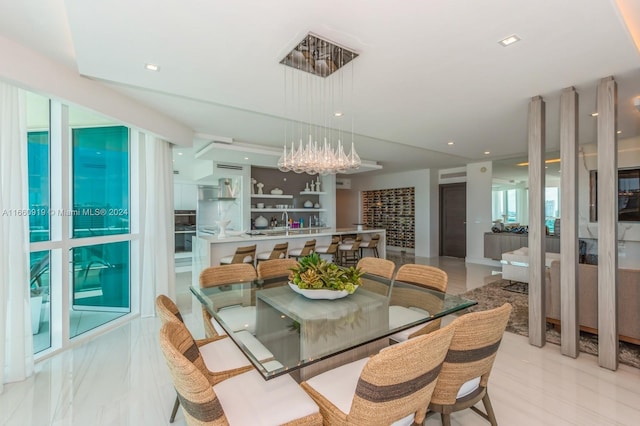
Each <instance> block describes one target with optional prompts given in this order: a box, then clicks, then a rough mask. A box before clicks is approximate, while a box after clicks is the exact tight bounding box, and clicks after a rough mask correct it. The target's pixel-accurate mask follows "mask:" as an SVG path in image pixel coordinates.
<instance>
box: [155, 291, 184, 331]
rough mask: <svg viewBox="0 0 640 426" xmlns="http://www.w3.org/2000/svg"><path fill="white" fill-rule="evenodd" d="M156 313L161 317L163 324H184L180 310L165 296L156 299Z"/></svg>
mask: <svg viewBox="0 0 640 426" xmlns="http://www.w3.org/2000/svg"><path fill="white" fill-rule="evenodd" d="M156 313H157V314H158V316H159V317H160V321H161V322H162V324H165V323H167V322H172V321H180V322H181V323H184V320H183V319H182V315H181V314H180V310H179V309H178V307H177V306H176V304H175V303H174V302H173V300H171V299H170V298H169V297H167V296H166V295H164V294H161V295H159V296H158V297H156Z"/></svg>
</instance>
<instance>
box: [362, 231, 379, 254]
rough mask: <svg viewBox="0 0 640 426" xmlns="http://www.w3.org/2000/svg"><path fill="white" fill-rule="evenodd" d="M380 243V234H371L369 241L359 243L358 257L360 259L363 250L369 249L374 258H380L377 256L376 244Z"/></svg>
mask: <svg viewBox="0 0 640 426" xmlns="http://www.w3.org/2000/svg"><path fill="white" fill-rule="evenodd" d="M379 241H380V234H373V235H372V236H371V239H370V240H369V241H364V242H362V243H360V257H362V254H363V250H365V249H369V250H371V252H372V253H373V256H374V257H380V255H379V254H378V242H379Z"/></svg>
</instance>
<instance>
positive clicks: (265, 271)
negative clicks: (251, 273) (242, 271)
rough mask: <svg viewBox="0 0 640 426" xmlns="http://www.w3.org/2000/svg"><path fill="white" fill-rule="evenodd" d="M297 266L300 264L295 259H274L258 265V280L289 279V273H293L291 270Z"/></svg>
mask: <svg viewBox="0 0 640 426" xmlns="http://www.w3.org/2000/svg"><path fill="white" fill-rule="evenodd" d="M297 265H298V262H296V261H295V259H272V260H265V261H263V262H260V263H258V267H257V268H256V269H257V271H258V278H262V279H267V278H276V277H288V276H289V273H291V268H295V267H296V266H297Z"/></svg>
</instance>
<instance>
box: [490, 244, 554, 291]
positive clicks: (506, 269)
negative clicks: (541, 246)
mask: <svg viewBox="0 0 640 426" xmlns="http://www.w3.org/2000/svg"><path fill="white" fill-rule="evenodd" d="M554 260H560V253H549V252H547V253H546V254H545V262H544V263H545V266H546V267H547V268H549V267H551V262H553V261H554ZM500 263H502V279H504V280H509V281H518V282H521V283H528V282H529V247H520V248H519V249H517V250H513V251H508V252H505V253H502V260H501V261H500Z"/></svg>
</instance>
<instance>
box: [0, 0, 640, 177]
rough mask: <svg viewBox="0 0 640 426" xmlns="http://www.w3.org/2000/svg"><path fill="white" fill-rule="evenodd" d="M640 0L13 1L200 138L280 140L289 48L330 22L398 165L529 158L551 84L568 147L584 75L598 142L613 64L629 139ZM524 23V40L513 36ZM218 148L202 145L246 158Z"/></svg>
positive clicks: (15, 23)
mask: <svg viewBox="0 0 640 426" xmlns="http://www.w3.org/2000/svg"><path fill="white" fill-rule="evenodd" d="M638 3H640V2H638V1H637V0H617V1H616V0H563V1H557V0H536V1H531V0H484V1H477V0H449V1H435V0H422V1H419V0H407V1H405V2H391V1H384V0H352V1H340V0H323V1H300V0H271V1H256V0H252V1H250V0H237V1H233V2H229V1H215V0H183V1H176V0H174V1H164V2H158V1H157V0H136V1H131V0H110V1H97V0H92V1H89V0H49V1H46V2H29V1H21V2H16V1H10V0H0V7H1V10H2V13H1V14H0V35H2V36H5V37H7V38H10V39H13V40H15V41H17V42H19V43H21V44H23V45H25V46H27V47H30V48H32V49H34V50H37V51H39V52H41V53H43V54H45V55H47V56H49V57H50V58H53V59H55V60H57V61H59V62H61V63H63V64H66V65H67V66H69V67H73V68H75V69H77V71H78V72H79V73H80V74H82V75H84V76H87V77H89V78H92V79H95V80H98V81H102V82H104V84H106V85H108V86H111V87H112V88H114V89H116V90H118V91H120V92H123V93H125V94H127V95H128V96H130V97H132V98H135V99H137V100H139V101H140V102H143V103H146V104H149V105H150V106H152V107H153V108H155V109H157V110H160V111H162V112H164V113H166V114H168V115H170V116H172V117H174V118H175V119H176V120H178V121H180V122H182V123H184V124H186V125H187V126H189V127H191V128H192V129H193V130H194V132H195V133H197V134H199V137H198V138H197V139H196V140H195V144H196V149H200V148H202V147H203V146H204V145H206V143H207V142H208V141H210V140H211V139H213V137H212V136H211V135H217V136H221V137H225V138H232V139H233V141H234V143H235V144H248V145H252V146H253V145H258V146H261V147H265V148H264V149H267V150H269V149H272V150H274V151H276V150H279V149H280V148H281V146H282V140H283V129H284V127H285V123H286V120H285V119H286V117H283V115H284V114H285V112H284V105H285V102H284V95H283V88H284V84H285V83H284V77H283V75H284V73H283V68H282V67H283V65H280V64H279V61H280V60H281V59H282V58H283V57H284V56H285V54H286V53H287V52H288V51H289V50H291V48H292V47H294V46H295V45H296V44H297V43H298V42H299V41H300V40H301V39H302V38H303V36H304V35H306V34H307V33H308V32H314V33H316V34H319V35H321V36H324V37H326V38H327V39H330V40H332V41H335V42H337V43H339V44H342V45H344V46H346V47H349V48H351V49H353V50H355V51H357V52H358V53H359V55H360V56H359V57H358V58H356V59H355V60H354V67H355V70H354V76H355V80H356V81H355V86H354V89H353V97H354V104H355V108H354V111H355V113H353V116H352V117H351V118H347V119H350V120H353V125H354V128H355V131H356V133H357V136H356V140H355V141H356V148H357V150H358V152H359V153H360V155H361V157H362V158H363V159H365V160H370V161H376V162H378V163H379V164H381V165H383V167H384V169H383V171H384V172H388V171H398V170H410V169H417V168H431V167H434V168H448V167H456V166H461V165H464V164H467V163H469V162H474V161H483V160H487V159H492V160H494V159H504V158H510V157H516V156H521V155H526V152H527V108H528V102H529V100H530V98H531V97H532V96H536V95H541V96H542V97H543V98H544V99H545V100H546V101H547V149H548V150H549V151H554V150H557V149H558V146H559V126H558V115H559V114H558V104H559V96H560V92H561V90H562V89H563V88H565V87H568V86H575V87H576V89H577V90H578V92H579V94H580V114H579V118H580V129H579V135H580V141H581V143H593V142H594V141H595V129H596V120H595V119H593V118H591V117H590V115H589V114H590V113H591V112H592V111H594V110H595V108H596V105H595V86H596V84H597V82H598V80H599V79H600V78H602V77H606V76H609V75H613V76H614V77H615V78H616V81H617V82H618V96H619V98H618V100H619V108H618V113H619V120H618V121H619V123H618V127H619V129H620V130H621V131H622V134H621V135H620V136H621V137H631V136H636V135H638V134H640V112H638V111H637V110H636V109H635V108H634V107H633V98H634V97H636V96H640V55H639V52H638V49H637V47H636V45H635V44H634V40H633V37H632V35H633V34H634V33H636V32H638V29H639V28H640V27H638V24H637V22H638V21H639V20H640V5H638ZM621 11H623V12H624V13H623V12H621ZM623 15H624V16H623ZM625 22H626V24H625ZM511 34H517V35H518V36H519V37H520V38H521V39H522V40H521V41H520V42H519V43H516V44H514V45H512V46H510V47H506V48H505V47H502V46H500V45H499V44H498V41H499V40H501V39H503V38H504V37H506V36H509V35H511ZM639 40H640V39H639ZM148 62H150V63H155V64H158V65H159V66H160V72H156V73H154V72H150V71H147V70H145V68H144V64H145V63H148ZM448 141H453V142H454V145H452V146H449V145H447V142H448ZM208 151H209V152H210V153H209V154H207V156H205V157H202V158H208V159H222V160H224V159H226V156H227V155H231V154H229V152H228V151H220V150H212V149H209V150H208ZM485 151H489V152H490V154H488V155H486V154H484V152H485ZM191 153H192V152H187V150H185V154H187V155H183V156H182V158H187V157H190V156H189V154H191ZM254 154H255V155H259V154H258V153H254ZM233 155H236V156H237V155H238V153H237V152H235V153H233ZM272 157H274V159H276V158H277V157H276V156H275V154H274V156H272ZM243 159H244V156H242V159H240V158H237V159H236V160H233V161H239V162H242V161H245V160H243ZM190 161H193V160H190ZM228 161H230V160H228ZM248 161H252V160H248ZM186 164H187V167H188V165H189V164H190V163H188V162H186ZM177 167H182V166H177Z"/></svg>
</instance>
